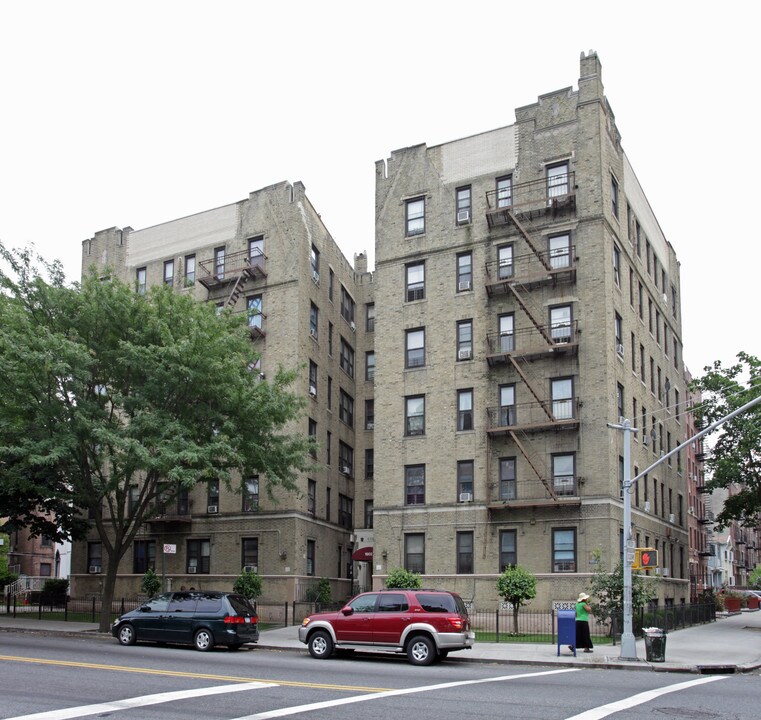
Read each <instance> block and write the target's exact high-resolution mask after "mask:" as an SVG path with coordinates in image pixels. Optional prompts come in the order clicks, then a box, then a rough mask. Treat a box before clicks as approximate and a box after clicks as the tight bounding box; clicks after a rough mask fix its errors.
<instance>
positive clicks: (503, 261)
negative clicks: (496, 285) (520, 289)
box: [497, 245, 514, 280]
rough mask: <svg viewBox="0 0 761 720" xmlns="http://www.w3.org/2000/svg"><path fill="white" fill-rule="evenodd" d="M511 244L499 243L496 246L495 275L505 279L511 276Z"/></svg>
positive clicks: (512, 269)
mask: <svg viewBox="0 0 761 720" xmlns="http://www.w3.org/2000/svg"><path fill="white" fill-rule="evenodd" d="M513 271H514V268H513V246H512V245H501V246H500V247H498V248H497V277H498V278H499V279H500V280H507V279H508V278H511V277H512V276H513Z"/></svg>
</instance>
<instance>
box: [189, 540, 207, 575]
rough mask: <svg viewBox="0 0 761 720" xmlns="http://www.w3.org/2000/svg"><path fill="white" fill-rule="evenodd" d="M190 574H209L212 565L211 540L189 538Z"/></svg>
mask: <svg viewBox="0 0 761 720" xmlns="http://www.w3.org/2000/svg"><path fill="white" fill-rule="evenodd" d="M187 558H188V566H187V568H186V570H187V572H188V574H193V573H199V574H203V575H208V574H209V572H210V565H211V542H210V541H209V540H188V544H187Z"/></svg>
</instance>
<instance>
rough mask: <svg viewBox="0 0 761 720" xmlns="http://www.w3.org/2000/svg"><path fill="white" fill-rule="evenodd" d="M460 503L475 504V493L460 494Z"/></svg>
mask: <svg viewBox="0 0 761 720" xmlns="http://www.w3.org/2000/svg"><path fill="white" fill-rule="evenodd" d="M460 502H473V493H460Z"/></svg>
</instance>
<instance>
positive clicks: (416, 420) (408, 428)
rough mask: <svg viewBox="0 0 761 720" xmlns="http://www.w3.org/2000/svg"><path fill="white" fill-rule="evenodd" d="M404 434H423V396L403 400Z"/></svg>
mask: <svg viewBox="0 0 761 720" xmlns="http://www.w3.org/2000/svg"><path fill="white" fill-rule="evenodd" d="M404 405H405V410H404V434H405V435H424V434H425V395H414V396H412V397H408V398H405V400H404Z"/></svg>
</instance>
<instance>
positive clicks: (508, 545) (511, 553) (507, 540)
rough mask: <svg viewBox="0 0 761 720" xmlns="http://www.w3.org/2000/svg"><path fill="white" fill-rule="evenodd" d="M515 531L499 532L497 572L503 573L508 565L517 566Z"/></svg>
mask: <svg viewBox="0 0 761 720" xmlns="http://www.w3.org/2000/svg"><path fill="white" fill-rule="evenodd" d="M516 535H517V532H516V531H515V530H500V531H499V571H500V572H501V573H503V572H505V570H506V569H507V567H508V565H512V566H515V565H517V564H518V553H517V551H516Z"/></svg>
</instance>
